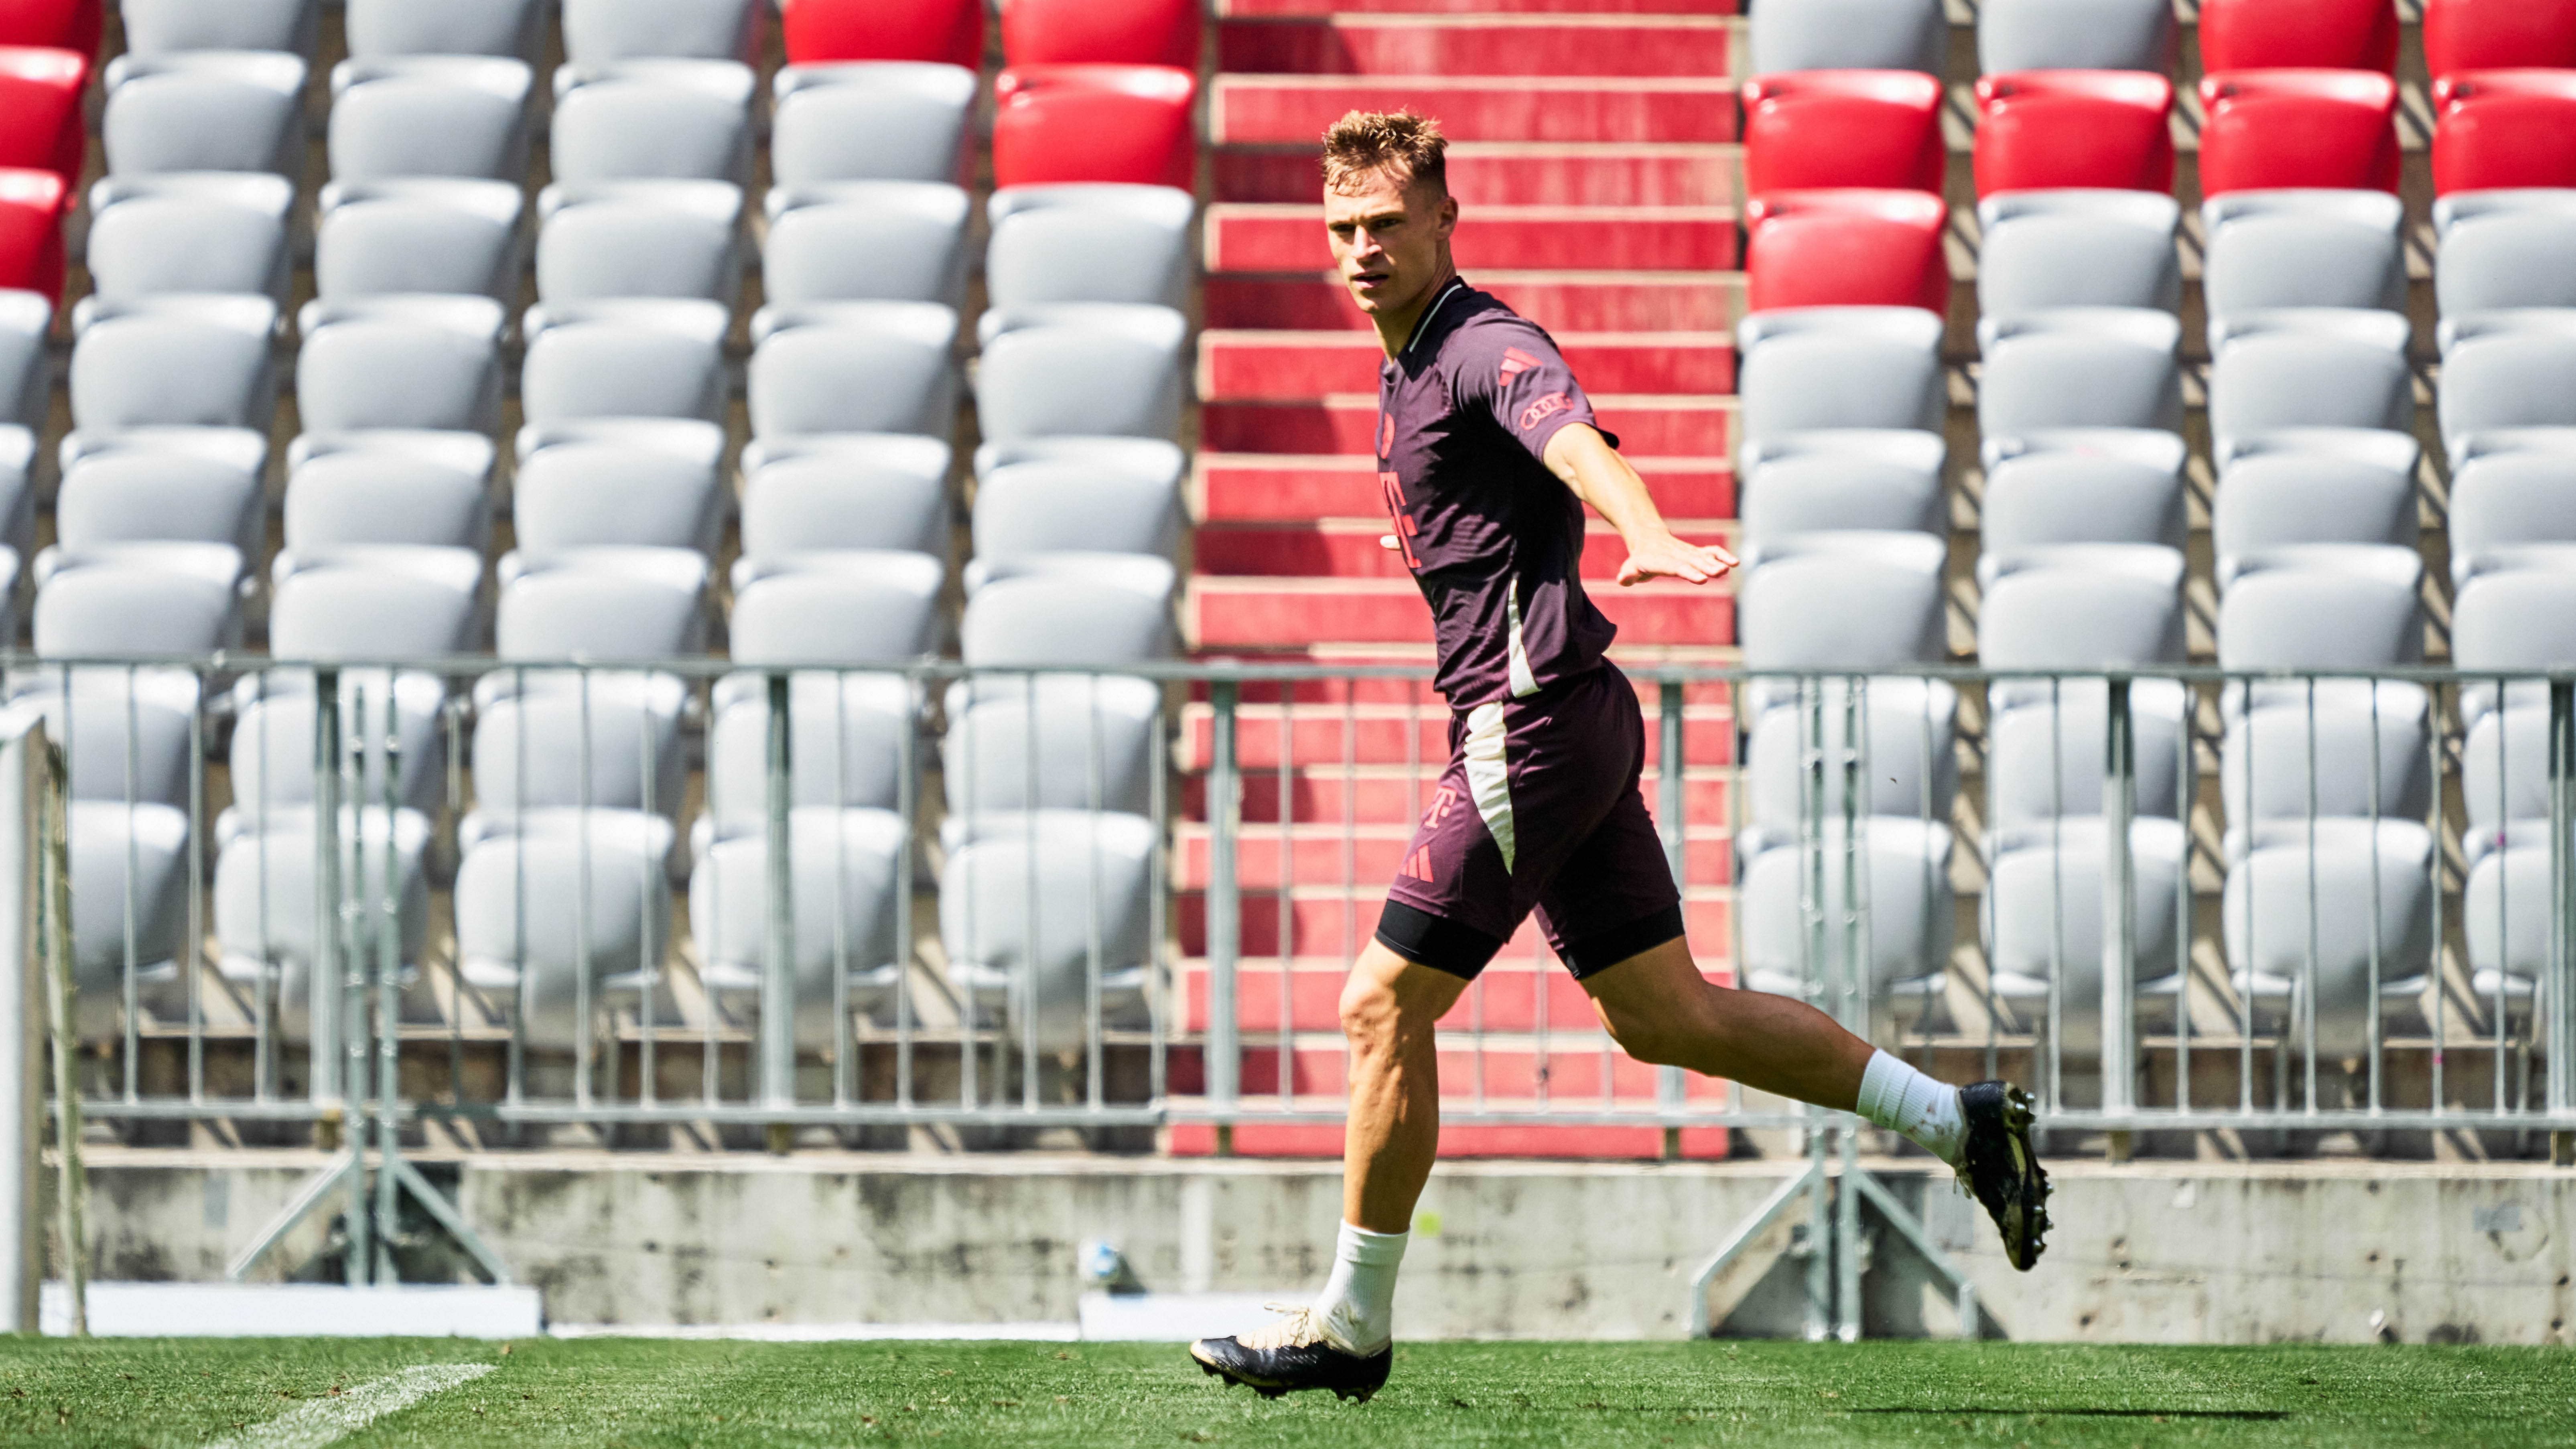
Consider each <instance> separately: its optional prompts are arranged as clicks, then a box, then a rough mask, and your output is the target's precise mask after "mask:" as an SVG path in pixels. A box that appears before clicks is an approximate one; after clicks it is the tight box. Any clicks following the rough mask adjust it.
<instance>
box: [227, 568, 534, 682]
mask: <svg viewBox="0 0 2576 1449" xmlns="http://www.w3.org/2000/svg"><path fill="white" fill-rule="evenodd" d="M275 573H276V576H277V597H276V600H275V602H274V603H273V604H272V605H271V606H270V610H269V625H268V632H269V643H270V646H271V647H272V648H273V649H274V650H275V652H276V653H277V654H278V655H279V656H280V657H282V658H289V659H343V660H349V661H352V662H364V661H366V660H369V659H388V658H391V659H428V658H437V657H440V656H443V655H448V654H463V653H467V652H470V651H473V650H475V649H477V648H479V647H480V645H481V643H482V640H481V639H480V638H479V637H477V636H478V634H479V629H478V623H477V619H476V605H477V599H478V595H479V594H480V591H481V588H482V583H483V558H482V555H480V554H477V553H474V552H472V551H471V550H468V549H461V548H438V547H430V546H425V545H420V544H347V545H342V546H339V547H336V548H325V549H316V550H314V551H313V552H311V553H309V554H306V553H297V554H282V555H280V556H279V558H278V562H277V565H276V568H275Z"/></svg>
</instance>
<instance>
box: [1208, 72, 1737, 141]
mask: <svg viewBox="0 0 2576 1449" xmlns="http://www.w3.org/2000/svg"><path fill="white" fill-rule="evenodd" d="M1735 91H1736V87H1735V82H1734V81H1733V80H1732V79H1730V78H1728V77H1726V76H1723V75H1719V76H1703V77H1681V76H1656V77H1647V78H1642V79H1639V78H1626V77H1615V78H1614V77H1602V76H1457V75H1440V76H1408V77H1404V78H1401V79H1396V78H1382V77H1371V76H1329V75H1326V76H1295V75H1284V76H1271V75H1264V76H1246V75H1220V76H1218V77H1217V78H1216V80H1215V81H1214V82H1213V83H1212V84H1211V85H1210V86H1209V89H1208V111H1207V137H1208V140H1209V142H1210V143H1211V144H1215V145H1245V144H1250V145H1261V144H1285V145H1299V146H1303V145H1311V144H1313V143H1314V139H1315V138H1316V137H1317V136H1319V135H1322V134H1323V131H1324V128H1325V127H1327V126H1330V125H1331V124H1332V123H1333V122H1335V121H1337V120H1339V119H1341V117H1342V116H1343V115H1344V114H1345V113H1346V112H1349V111H1354V110H1359V111H1392V110H1399V109H1402V108H1405V107H1411V108H1412V109H1414V110H1417V111H1421V112H1423V113H1425V114H1428V115H1435V116H1438V117H1439V118H1440V128H1441V130H1442V131H1444V132H1446V133H1447V134H1448V135H1449V137H1450V138H1451V139H1453V140H1458V141H1697V142H1714V141H1732V140H1734V139H1735V138H1736V109H1737V108H1736V103H1735Z"/></svg>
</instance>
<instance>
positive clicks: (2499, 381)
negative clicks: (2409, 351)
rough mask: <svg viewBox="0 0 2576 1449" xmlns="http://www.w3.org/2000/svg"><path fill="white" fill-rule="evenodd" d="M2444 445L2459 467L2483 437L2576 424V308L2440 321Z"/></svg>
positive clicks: (2441, 404) (2508, 312)
mask: <svg viewBox="0 0 2576 1449" xmlns="http://www.w3.org/2000/svg"><path fill="white" fill-rule="evenodd" d="M2442 341H2443V348H2442V388H2441V397H2440V400H2439V406H2440V410H2441V419H2442V443H2443V446H2444V447H2445V448H2446V449H2448V450H2449V453H2450V456H2451V461H2452V463H2453V464H2454V466H2457V465H2458V464H2460V463H2462V462H2464V461H2466V460H2467V458H2468V457H2469V456H2470V455H2471V454H2472V453H2473V452H2475V451H2477V450H2478V448H2479V445H2480V438H2481V435H2485V434H2492V433H2495V432H2498V431H2504V430H2512V429H2518V428H2540V427H2563V426H2567V425H2569V424H2576V393H2571V392H2570V390H2569V389H2570V388H2571V387H2576V313H2571V312H2565V311H2561V310H2559V309H2556V308H2529V309H2522V310H2508V311H2503V312H2483V313H2473V314H2471V315H2469V316H2467V317H2462V318H2446V319H2444V321H2443V324H2442Z"/></svg>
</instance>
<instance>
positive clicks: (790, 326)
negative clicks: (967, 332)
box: [746, 302, 957, 441]
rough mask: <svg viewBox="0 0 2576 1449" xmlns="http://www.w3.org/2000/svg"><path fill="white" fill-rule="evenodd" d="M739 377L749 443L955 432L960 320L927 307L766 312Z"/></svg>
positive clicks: (863, 305)
mask: <svg viewBox="0 0 2576 1449" xmlns="http://www.w3.org/2000/svg"><path fill="white" fill-rule="evenodd" d="M752 336H753V338H754V340H755V344H756V346H755V350H754V351H753V353H752V357H751V368H750V372H749V374H748V377H747V380H746V389H747V392H748V394H749V403H750V411H751V431H752V434H753V436H755V437H758V438H760V439H762V440H764V441H768V440H773V439H777V438H786V437H796V436H801V435H804V434H809V433H918V434H920V435H922V436H924V437H929V438H941V439H945V438H946V437H947V436H948V435H949V433H950V431H951V430H952V429H953V428H954V427H955V425H956V416H957V371H956V368H955V366H954V364H953V363H952V362H951V361H950V357H949V353H950V350H951V349H952V348H953V347H954V346H955V345H956V338H957V314H956V313H955V312H952V311H950V310H949V309H948V308H946V307H943V306H940V305H938V304H937V303H933V302H836V303H830V304H826V305H822V306H816V307H800V308H777V307H764V308H762V309H761V312H760V316H759V317H758V318H757V319H755V320H754V323H753V327H752Z"/></svg>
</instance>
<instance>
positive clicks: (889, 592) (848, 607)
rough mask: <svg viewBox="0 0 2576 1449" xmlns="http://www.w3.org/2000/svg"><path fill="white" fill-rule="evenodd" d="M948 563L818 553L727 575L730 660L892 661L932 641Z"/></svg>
mask: <svg viewBox="0 0 2576 1449" xmlns="http://www.w3.org/2000/svg"><path fill="white" fill-rule="evenodd" d="M947 573H948V570H947V566H946V565H945V564H943V563H941V562H940V561H939V560H938V559H936V558H933V557H931V556H930V555H928V554H920V553H898V552H893V551H890V550H889V551H877V550H869V549H834V550H817V551H814V552H811V553H803V554H790V555H786V556H785V557H784V558H783V559H780V560H777V561H774V562H773V561H770V560H762V561H760V562H759V563H757V564H755V565H753V566H751V567H749V568H745V569H738V570H737V571H736V573H735V575H734V584H735V589H736V592H735V595H734V604H733V636H734V638H733V657H734V658H735V659H736V660H737V661H738V662H741V663H744V664H868V663H899V662H902V661H904V660H908V659H916V658H919V657H921V656H923V655H926V654H929V653H932V652H933V651H935V650H936V649H937V648H938V645H939V590H940V585H941V584H942V583H944V582H945V581H946V579H947Z"/></svg>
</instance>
